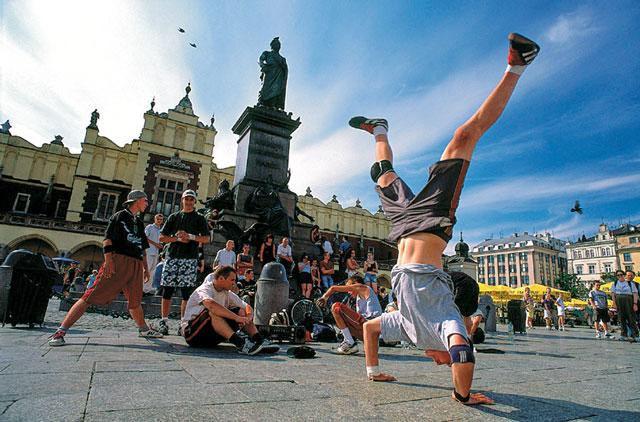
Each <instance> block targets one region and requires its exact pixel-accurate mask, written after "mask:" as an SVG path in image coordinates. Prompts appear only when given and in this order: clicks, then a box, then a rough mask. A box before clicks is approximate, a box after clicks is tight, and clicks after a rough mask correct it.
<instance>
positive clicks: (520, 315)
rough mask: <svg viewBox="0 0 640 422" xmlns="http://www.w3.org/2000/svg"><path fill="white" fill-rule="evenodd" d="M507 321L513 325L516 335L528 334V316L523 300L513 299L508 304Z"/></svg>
mask: <svg viewBox="0 0 640 422" xmlns="http://www.w3.org/2000/svg"><path fill="white" fill-rule="evenodd" d="M507 319H508V320H509V321H510V322H511V324H513V331H514V332H516V333H523V334H524V333H526V331H527V328H526V327H527V326H526V319H527V314H526V311H525V309H524V306H523V303H522V300H520V299H513V300H510V301H509V302H508V303H507Z"/></svg>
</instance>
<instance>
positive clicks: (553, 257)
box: [472, 232, 567, 287]
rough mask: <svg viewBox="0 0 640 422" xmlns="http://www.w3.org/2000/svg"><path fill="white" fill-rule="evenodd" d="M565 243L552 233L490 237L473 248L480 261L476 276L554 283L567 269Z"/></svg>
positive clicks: (489, 280) (513, 283) (496, 281)
mask: <svg viewBox="0 0 640 422" xmlns="http://www.w3.org/2000/svg"><path fill="white" fill-rule="evenodd" d="M563 243H564V242H562V241H561V240H559V239H555V238H553V237H552V236H551V235H550V234H549V233H544V234H536V235H530V234H529V233H527V232H524V233H522V234H519V233H514V234H513V235H512V236H509V237H504V238H500V239H487V240H485V241H484V242H482V243H480V244H478V245H476V246H474V247H473V248H472V256H473V258H474V259H475V260H476V261H477V263H478V271H477V278H476V280H477V281H478V282H479V283H486V284H489V285H504V286H510V287H520V286H524V285H529V284H534V283H538V284H544V285H547V286H554V285H555V279H556V277H557V276H558V275H560V274H561V273H564V272H566V271H567V260H566V252H565V249H564V244H563Z"/></svg>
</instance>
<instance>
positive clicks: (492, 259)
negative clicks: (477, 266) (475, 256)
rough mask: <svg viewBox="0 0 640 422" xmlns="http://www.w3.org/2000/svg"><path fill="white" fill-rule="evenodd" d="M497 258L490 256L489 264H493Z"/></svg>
mask: <svg viewBox="0 0 640 422" xmlns="http://www.w3.org/2000/svg"><path fill="white" fill-rule="evenodd" d="M494 259H495V257H494V256H493V255H490V256H489V264H493V261H494Z"/></svg>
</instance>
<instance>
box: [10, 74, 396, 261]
mask: <svg viewBox="0 0 640 422" xmlns="http://www.w3.org/2000/svg"><path fill="white" fill-rule="evenodd" d="M185 91H186V94H185V95H184V97H182V99H180V101H179V102H178V104H177V105H176V107H174V108H173V109H170V110H168V111H167V112H160V113H159V112H156V111H155V110H154V106H155V103H154V102H153V101H152V102H151V108H150V109H149V110H147V111H146V112H144V114H143V127H142V131H141V133H140V135H139V137H138V138H136V139H133V140H132V141H131V142H130V143H127V144H126V145H124V146H122V147H120V146H118V145H116V144H115V143H114V142H113V141H111V140H110V139H109V138H107V137H105V136H102V135H101V134H100V131H99V128H98V119H99V114H98V112H97V110H96V111H94V112H93V113H92V114H91V119H90V124H89V126H88V127H87V128H86V131H85V135H84V140H83V142H82V145H81V152H80V153H78V154H74V153H71V152H70V151H69V149H68V148H67V147H65V146H64V143H63V138H62V137H61V136H59V135H58V136H56V137H55V139H54V140H53V141H51V142H50V143H45V144H44V145H42V146H40V147H37V146H35V145H34V144H32V143H30V142H28V141H27V140H25V139H23V138H21V137H20V136H14V135H12V134H11V133H10V132H9V130H8V129H6V130H2V131H1V132H0V160H1V161H0V195H2V198H3V199H4V200H3V201H1V202H0V260H1V259H3V258H4V256H6V254H7V253H9V252H10V251H11V250H14V249H18V248H27V249H30V250H33V251H37V252H42V253H44V254H46V255H49V256H56V255H64V256H68V257H71V258H74V259H78V260H80V261H81V262H82V264H83V265H85V266H92V267H94V268H95V267H96V266H97V265H99V264H100V263H101V262H102V239H103V234H104V230H105V228H106V224H107V222H108V219H109V217H110V216H111V215H112V214H113V213H115V212H116V211H118V210H120V209H121V204H122V203H123V202H124V201H125V199H126V195H127V193H128V192H129V191H130V190H131V189H140V190H143V191H144V192H146V194H147V196H148V197H149V202H150V206H149V209H148V210H147V212H146V213H145V215H144V219H145V220H146V221H147V222H149V221H151V219H152V216H153V214H155V213H158V212H160V213H163V214H165V215H168V214H170V213H173V212H175V211H177V210H178V209H179V207H180V195H181V193H182V191H183V190H185V189H193V190H195V191H196V192H197V194H198V198H200V199H202V200H204V199H205V198H207V197H210V196H213V195H214V194H215V193H216V192H217V189H218V186H219V184H220V182H222V181H223V180H227V181H228V182H229V183H231V184H233V178H234V171H235V168H234V167H228V168H218V166H217V165H216V164H215V161H214V158H213V147H214V144H215V137H216V134H217V131H216V128H215V127H214V118H213V117H212V118H211V119H210V122H209V123H207V124H205V123H203V122H201V121H200V119H199V117H198V116H197V115H196V114H195V113H194V110H193V106H192V103H191V100H190V99H189V92H190V91H191V87H190V86H187V87H186V89H185ZM298 205H299V207H300V208H301V209H303V210H304V211H305V212H306V213H307V214H309V215H311V216H313V217H314V218H315V220H316V222H317V224H318V225H319V226H320V229H321V231H322V232H323V233H325V234H326V235H327V236H328V235H330V234H334V233H336V232H337V233H338V235H339V236H342V235H347V236H348V237H349V240H350V241H352V242H357V243H358V244H359V245H362V246H363V247H364V248H365V250H371V251H374V252H375V254H376V257H377V258H378V259H381V260H386V259H394V258H395V257H396V256H397V252H396V249H395V246H394V245H390V244H388V243H386V242H385V241H384V239H385V237H386V236H387V234H388V232H389V227H390V226H389V221H388V220H387V219H386V218H385V217H384V215H383V214H382V212H377V213H375V214H372V213H370V212H369V211H368V210H366V209H363V208H362V207H361V206H360V205H359V204H358V203H356V204H355V206H352V207H346V208H343V207H342V206H341V205H340V204H338V203H337V200H332V201H329V202H328V203H326V204H325V203H323V202H322V201H320V200H319V199H317V198H314V197H313V196H312V195H311V193H310V190H308V194H307V195H303V196H300V197H299V201H298ZM332 240H333V239H332Z"/></svg>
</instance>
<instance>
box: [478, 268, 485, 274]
mask: <svg viewBox="0 0 640 422" xmlns="http://www.w3.org/2000/svg"><path fill="white" fill-rule="evenodd" d="M478 274H480V275H484V267H478Z"/></svg>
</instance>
